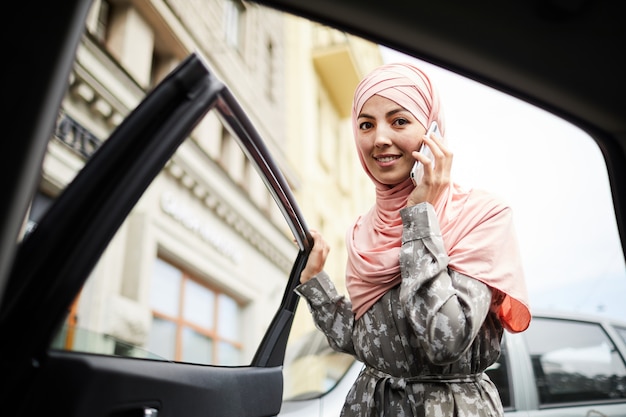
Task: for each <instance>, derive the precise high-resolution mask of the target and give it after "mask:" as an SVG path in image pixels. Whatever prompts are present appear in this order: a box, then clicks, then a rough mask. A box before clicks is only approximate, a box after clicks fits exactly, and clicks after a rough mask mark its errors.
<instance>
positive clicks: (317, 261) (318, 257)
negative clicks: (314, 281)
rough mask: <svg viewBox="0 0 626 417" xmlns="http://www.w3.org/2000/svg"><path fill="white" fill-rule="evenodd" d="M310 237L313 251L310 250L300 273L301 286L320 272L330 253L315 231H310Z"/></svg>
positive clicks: (320, 236)
mask: <svg viewBox="0 0 626 417" xmlns="http://www.w3.org/2000/svg"><path fill="white" fill-rule="evenodd" d="M311 236H312V237H313V249H311V253H310V254H309V259H307V261H306V266H305V267H304V269H303V270H302V273H300V283H301V284H304V283H305V282H307V281H309V280H310V279H311V278H313V277H314V276H315V275H317V274H319V273H320V272H322V270H323V269H324V264H325V263H326V257H328V252H329V251H330V247H329V246H328V244H327V243H326V241H325V240H324V238H323V237H322V235H321V234H319V232H318V231H317V230H311Z"/></svg>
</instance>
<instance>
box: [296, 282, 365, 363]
mask: <svg viewBox="0 0 626 417" xmlns="http://www.w3.org/2000/svg"><path fill="white" fill-rule="evenodd" d="M295 291H296V293H298V294H299V295H300V296H301V297H304V298H305V299H306V301H307V304H308V306H309V310H310V311H311V314H312V316H313V321H314V322H315V325H316V326H317V328H318V329H320V330H321V331H322V332H324V334H325V335H326V338H327V339H328V343H329V344H330V346H331V347H332V348H333V349H334V350H336V351H339V352H345V353H349V354H352V355H354V353H355V352H354V345H353V343H352V329H353V326H354V313H353V312H352V304H351V303H350V301H349V300H348V299H347V298H346V297H344V296H342V295H339V294H338V293H337V290H336V288H335V286H334V285H333V283H332V281H331V280H330V278H329V276H328V274H326V272H321V273H319V274H318V275H316V276H315V277H313V278H312V279H311V280H309V281H307V282H305V283H304V284H300V285H298V286H297V287H296V290H295Z"/></svg>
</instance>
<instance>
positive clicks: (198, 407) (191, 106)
mask: <svg viewBox="0 0 626 417" xmlns="http://www.w3.org/2000/svg"><path fill="white" fill-rule="evenodd" d="M73 6H74V9H71V8H68V9H64V10H63V11H64V12H67V13H68V14H69V15H71V16H72V17H73V20H72V19H70V20H69V21H68V22H67V23H68V25H70V26H71V28H73V29H74V32H73V34H74V36H71V37H69V39H66V38H64V37H61V38H60V39H51V42H52V41H56V44H54V45H53V46H51V48H52V47H54V48H55V51H56V54H57V55H58V57H62V58H65V59H64V60H62V62H59V69H58V71H59V74H58V77H59V78H64V76H66V73H67V70H68V69H69V67H68V63H69V62H70V60H71V57H72V52H73V50H74V48H75V45H76V36H77V34H79V33H80V31H79V30H78V28H79V27H80V26H81V25H82V22H83V20H82V19H84V17H85V15H84V12H85V7H86V6H85V5H84V4H82V3H80V2H76V3H74V4H73ZM68 31H70V32H72V31H71V30H70V29H68ZM49 82H50V85H48V86H47V87H48V88H49V89H50V90H56V87H55V85H54V83H55V82H58V79H50V80H49ZM53 92H55V93H56V91H53ZM49 94H51V93H49ZM36 110H37V109H34V110H33V114H32V115H28V116H32V117H33V119H34V122H35V121H36V122H38V123H44V122H45V120H44V122H40V119H46V117H47V118H48V119H49V117H50V114H51V112H50V109H48V108H42V109H41V113H42V114H36V113H35V111H36ZM209 111H214V112H217V113H219V115H220V117H221V118H222V119H223V120H224V122H225V124H227V125H228V127H229V129H230V130H231V132H232V133H233V135H234V137H235V138H236V139H237V140H238V141H239V144H240V145H241V147H242V149H243V151H244V153H245V154H246V155H247V157H248V158H249V159H250V161H251V162H252V164H253V166H254V167H255V168H256V169H257V170H258V172H259V173H260V174H261V177H262V179H263V180H264V181H265V183H266V185H267V187H268V189H269V190H270V192H271V194H272V196H273V197H274V199H275V201H276V204H278V206H279V209H280V211H281V212H282V213H283V215H284V216H285V220H286V224H287V225H288V227H289V228H290V230H291V231H292V233H293V236H294V241H295V243H296V244H297V246H298V248H299V250H297V255H296V257H295V259H294V262H293V268H292V270H291V273H290V275H289V277H287V279H286V286H285V288H283V290H284V294H285V295H284V297H283V299H282V301H281V303H280V307H279V308H278V311H277V312H276V314H275V316H274V319H273V320H272V321H271V323H270V325H269V327H268V329H267V331H266V332H265V336H264V338H263V339H262V340H261V342H260V344H259V346H258V348H257V350H256V354H255V355H254V357H253V359H252V360H251V362H250V364H249V365H247V366H230V367H226V366H205V365H204V366H203V365H198V364H192V363H176V362H172V361H160V360H157V361H155V360H146V359H145V358H140V359H137V358H132V357H118V356H111V355H102V354H90V353H85V352H76V351H68V350H64V349H54V348H51V347H50V346H51V345H52V344H53V343H54V340H55V337H57V335H58V332H59V329H60V328H61V327H62V325H63V322H64V320H65V318H66V315H67V312H68V310H69V309H70V307H71V305H72V302H73V301H74V300H75V298H76V297H77V296H78V295H79V293H80V291H81V289H82V288H83V285H84V284H85V281H86V280H87V278H88V276H89V274H90V272H91V271H92V270H93V268H94V266H95V265H96V263H97V262H98V259H99V257H100V256H101V255H102V253H103V252H104V251H105V248H106V246H107V244H108V243H109V242H110V241H111V239H113V237H114V235H115V233H116V232H117V230H118V229H119V228H120V226H121V224H122V223H123V221H124V219H125V218H126V216H127V215H128V213H129V212H130V211H131V209H132V207H133V206H134V205H135V204H136V202H137V201H138V200H139V199H140V197H141V196H142V194H143V192H144V191H145V190H146V188H147V187H148V185H149V184H150V182H151V181H152V180H153V179H154V177H155V176H156V175H157V174H158V172H159V171H160V170H161V169H162V168H163V166H164V165H165V164H166V163H167V161H168V160H169V159H170V158H171V157H172V154H173V153H174V152H175V151H176V149H177V148H178V147H179V146H180V144H181V142H182V141H183V140H184V139H185V138H186V137H187V136H188V135H189V133H190V132H191V130H192V129H193V128H194V127H195V126H196V125H197V123H198V122H199V120H200V119H201V118H202V117H204V116H205V115H206V114H207V113H208V112H209ZM48 122H49V120H48ZM47 124H48V123H44V125H47ZM45 131H46V129H42V131H41V132H37V133H39V135H33V137H32V138H30V139H32V140H33V141H35V142H36V143H40V147H41V146H42V145H44V144H45V141H44V139H43V137H42V136H45ZM33 152H34V151H33ZM24 158H28V159H29V161H28V162H29V163H30V166H29V167H28V168H29V169H27V168H24V170H25V172H24V175H27V176H28V177H31V178H32V175H33V173H37V172H38V171H39V170H38V169H35V166H36V164H37V163H38V162H39V163H40V154H39V152H34V155H26V154H24ZM19 191H20V192H22V193H23V195H20V196H19V197H20V198H19V199H16V201H15V202H13V203H14V204H16V206H14V207H5V209H8V208H11V209H12V210H17V208H19V207H20V206H23V205H24V202H25V199H27V198H28V197H29V196H30V195H32V192H29V191H28V190H23V189H21V190H19ZM16 207H17V208H16ZM13 215H14V216H17V217H19V213H17V212H14V213H13ZM18 230H19V228H17V229H16V228H14V232H16V231H18ZM3 239H4V241H3V245H5V246H6V247H8V248H9V249H8V253H9V255H7V256H8V257H9V258H11V257H13V258H14V259H12V262H10V264H11V268H10V271H8V272H9V273H8V274H7V277H6V285H5V286H4V297H3V303H2V306H1V310H0V330H1V331H0V333H1V334H3V335H4V336H3V338H4V339H3V343H2V355H1V356H2V370H3V372H2V374H3V381H5V382H4V383H3V386H4V387H5V388H4V389H3V391H2V394H1V396H2V401H0V403H1V404H2V413H3V414H6V415H15V416H18V415H39V414H47V413H53V414H55V415H66V416H83V415H102V416H105V415H111V416H112V415H116V416H126V415H128V416H130V415H162V416H167V415H178V414H180V413H181V412H184V414H185V415H188V416H193V415H203V416H207V415H215V416H224V415H237V416H267V415H276V414H277V413H278V411H279V410H280V406H281V399H282V363H283V359H284V353H285V346H286V341H287V336H288V334H289V330H290V327H291V322H292V319H293V311H294V310H295V307H296V305H297V301H298V298H297V296H296V295H295V293H293V291H292V290H293V287H294V285H295V283H297V278H298V277H299V271H300V269H301V268H302V267H303V265H304V262H305V260H306V257H307V253H308V250H309V249H310V247H311V244H310V235H309V234H308V231H307V228H306V225H305V223H304V220H303V219H302V216H301V214H300V211H299V208H298V206H297V205H296V204H295V201H294V199H293V196H292V195H291V192H290V190H289V188H288V186H287V185H286V182H285V180H284V178H283V177H282V175H281V172H280V171H279V170H278V168H277V167H276V165H275V164H274V162H273V160H272V157H271V155H269V153H268V151H267V149H266V147H265V144H264V143H263V141H262V139H261V138H260V137H259V136H258V133H257V132H256V130H255V129H254V127H253V126H252V124H251V123H250V121H249V120H248V119H247V117H246V114H245V113H244V112H243V110H242V109H241V107H240V106H239V104H238V103H237V101H236V100H235V98H234V97H233V95H232V94H231V93H230V91H229V89H228V88H227V87H226V86H225V85H224V84H222V83H221V82H220V81H219V80H218V79H217V78H215V76H213V74H212V73H211V72H210V70H209V68H208V67H207V66H206V64H205V63H204V61H203V60H202V59H201V58H200V57H199V56H197V55H195V54H192V55H191V56H189V57H188V58H187V59H186V60H184V61H183V62H182V63H181V64H179V66H178V67H177V68H176V69H175V70H174V71H172V73H171V74H169V75H168V76H167V77H166V78H165V79H164V80H163V82H162V83H160V84H159V85H158V86H157V87H156V88H154V89H153V90H152V91H151V92H150V94H149V95H148V96H147V97H146V99H145V100H143V101H142V102H141V103H140V105H139V106H137V108H136V109H135V110H134V111H133V112H132V113H131V114H130V115H129V116H128V117H127V118H126V119H125V120H124V121H123V123H122V124H121V125H120V126H119V127H118V128H117V129H116V130H115V131H114V133H113V135H112V136H111V137H110V138H108V139H107V140H106V142H105V143H104V144H103V145H102V146H101V147H100V148H99V149H98V150H97V152H95V153H94V155H93V157H91V158H90V159H89V161H88V162H87V163H86V164H85V166H84V167H83V168H82V169H80V171H79V173H78V174H77V175H76V177H75V178H74V180H73V181H72V182H71V183H70V185H69V186H67V188H65V190H64V191H63V193H62V194H61V195H60V196H58V197H57V198H56V199H55V201H54V202H53V203H52V204H51V205H50V207H49V208H48V209H47V210H46V211H45V214H44V215H43V216H42V217H41V218H40V219H39V220H38V222H37V224H36V226H35V227H32V230H30V231H29V232H28V233H27V234H26V235H25V236H24V237H23V239H20V238H18V236H17V235H14V236H13V239H14V242H15V241H19V244H18V245H17V247H13V246H12V245H11V244H10V243H11V242H10V239H8V240H7V239H6V238H5V236H4V235H3ZM14 244H15V243H13V245H14ZM3 253H4V252H3Z"/></svg>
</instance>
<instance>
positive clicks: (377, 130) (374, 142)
mask: <svg viewBox="0 0 626 417" xmlns="http://www.w3.org/2000/svg"><path fill="white" fill-rule="evenodd" d="M357 127H358V128H357V130H356V143H357V148H358V150H359V152H360V153H361V156H362V158H363V161H364V162H365V166H366V167H367V169H368V170H369V171H370V173H371V175H372V176H373V177H374V178H375V179H376V180H377V181H379V182H381V183H383V184H386V185H389V186H393V185H396V184H399V183H401V182H403V181H404V180H406V179H407V178H408V177H409V173H410V171H411V168H412V167H413V164H414V163H415V158H413V156H412V155H411V152H413V151H417V150H419V147H420V146H421V144H422V141H423V139H422V137H423V136H424V134H425V133H426V129H425V128H424V126H422V125H421V123H420V122H419V121H418V120H417V119H416V118H415V117H414V116H413V115H412V114H411V112H409V111H408V110H406V109H405V108H403V107H402V106H400V105H398V104H397V103H396V102H395V101H392V100H389V99H387V98H384V97H382V96H379V95H373V96H372V97H370V98H369V99H368V100H367V101H366V102H365V103H364V104H363V108H362V109H361V112H360V113H359V114H358V116H357Z"/></svg>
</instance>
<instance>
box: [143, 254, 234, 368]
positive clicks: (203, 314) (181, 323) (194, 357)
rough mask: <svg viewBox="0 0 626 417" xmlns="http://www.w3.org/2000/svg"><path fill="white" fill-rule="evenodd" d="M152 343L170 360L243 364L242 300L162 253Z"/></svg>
mask: <svg viewBox="0 0 626 417" xmlns="http://www.w3.org/2000/svg"><path fill="white" fill-rule="evenodd" d="M150 303H151V308H152V312H153V322H152V328H151V329H150V336H149V340H148V346H147V349H148V350H149V351H150V352H151V353H153V354H156V355H158V356H160V357H162V358H163V359H166V360H174V361H181V362H190V363H198V364H211V365H241V351H242V343H241V329H240V318H241V306H240V305H239V303H238V302H237V301H236V300H235V299H234V298H232V297H230V296H229V295H227V294H225V293H223V292H220V291H218V290H216V289H214V288H210V287H209V286H207V285H205V284H204V283H201V281H200V280H197V279H195V278H194V277H192V276H191V275H190V274H189V273H187V272H185V271H183V270H182V269H180V268H178V267H176V266H174V265H172V264H170V263H168V262H166V261H164V260H163V259H158V258H157V259H156V261H155V265H154V273H153V277H152V286H151V299H150Z"/></svg>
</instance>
